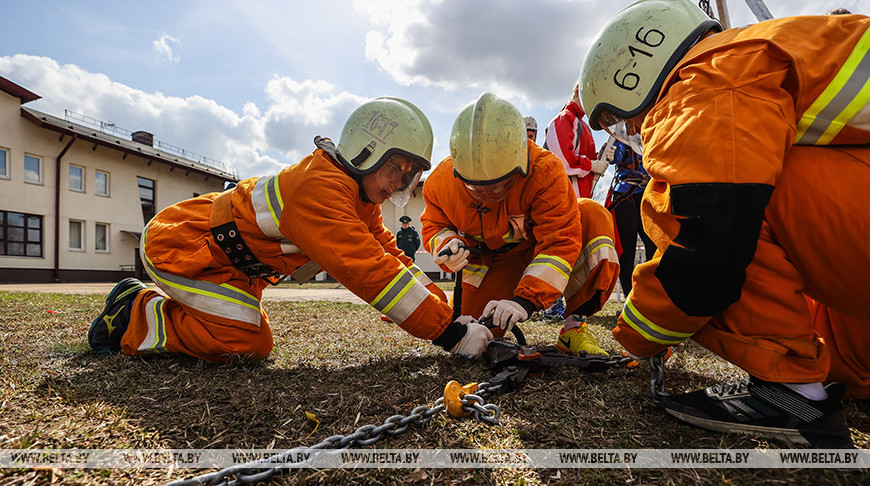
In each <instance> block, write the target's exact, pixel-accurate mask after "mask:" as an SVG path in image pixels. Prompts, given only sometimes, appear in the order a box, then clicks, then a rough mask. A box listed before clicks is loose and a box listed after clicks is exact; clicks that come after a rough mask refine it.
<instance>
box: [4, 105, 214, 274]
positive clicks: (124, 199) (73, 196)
mask: <svg viewBox="0 0 870 486" xmlns="http://www.w3.org/2000/svg"><path fill="white" fill-rule="evenodd" d="M71 139H72V138H71V136H70V135H63V136H61V134H60V133H58V132H55V131H53V130H49V129H45V128H40V127H38V126H36V125H34V124H33V123H31V122H30V121H28V120H27V119H25V118H23V117H22V116H21V108H20V100H19V99H18V98H17V97H14V96H10V95H9V94H7V93H5V92H2V91H0V148H3V149H6V150H7V163H8V165H9V177H8V178H2V177H0V210H5V211H11V212H20V213H27V214H34V215H38V216H42V225H43V226H42V243H43V247H42V257H19V256H6V255H0V269H4V268H5V269H13V270H14V269H22V271H26V270H28V269H37V270H53V269H54V266H55V262H54V253H55V248H54V242H55V180H56V170H57V157H58V155H60V154H61V152H62V151H63V150H64V147H66V146H67V144H68V143H69V142H70V140H71ZM25 154H27V155H33V156H37V157H39V158H40V159H41V174H42V181H41V183H39V184H32V183H28V182H25V181H24V156H25ZM124 154H125V152H122V151H120V150H115V149H112V148H109V147H106V146H104V145H95V144H94V143H93V142H89V141H85V140H81V139H79V140H76V141H75V142H73V144H72V145H71V146H70V148H69V150H67V151H66V153H64V154H63V157H62V159H61V163H60V191H59V194H60V214H59V218H60V219H59V227H58V229H59V235H60V237H59V239H58V241H59V245H58V246H59V258H58V261H59V269H60V270H61V271H62V272H63V271H88V272H90V271H94V270H97V271H114V272H118V271H120V270H121V269H122V268H124V269H127V267H129V266H132V265H134V264H135V251H136V248H137V247H138V245H139V242H138V240H137V239H136V238H135V237H134V236H131V235H130V234H129V233H126V232H131V233H140V232H141V231H142V228H143V227H144V221H143V216H142V207H141V203H140V199H139V188H138V181H137V176H140V177H144V178H148V179H151V180H154V181H155V208H156V211H159V210H160V209H162V208H165V207H166V206H169V205H171V204H173V203H175V202H178V201H181V200H184V199H188V198H190V197H193V195H194V194H205V193H208V192H216V191H222V190H223V186H224V182H223V180H221V179H219V178H216V177H210V178H208V179H207V178H206V176H205V175H203V174H199V173H195V172H188V171H186V170H185V169H179V168H175V169H172V168H171V167H170V166H169V165H166V164H164V163H160V162H158V161H153V162H151V163H150V165H149V163H148V159H147V158H144V157H139V156H135V155H130V154H128V155H127V156H126V157H125V156H124ZM70 164H73V165H76V166H79V167H82V168H83V172H84V174H83V178H84V191H83V192H79V191H74V190H71V189H70V184H69V169H70ZM97 170H100V171H103V172H106V173H108V174H109V195H108V196H99V195H97V194H96V182H95V176H96V171H97ZM70 220H77V221H82V222H84V245H83V249H82V250H74V249H70V247H69V227H70ZM97 223H102V224H107V225H108V228H109V238H108V239H109V242H108V246H109V247H108V251H106V252H101V251H97V250H96V249H95V243H96V236H95V232H96V225H97ZM7 271H8V270H7Z"/></svg>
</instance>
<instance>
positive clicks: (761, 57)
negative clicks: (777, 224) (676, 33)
mask: <svg viewBox="0 0 870 486" xmlns="http://www.w3.org/2000/svg"><path fill="white" fill-rule="evenodd" d="M868 27H870V19H868V18H867V17H864V16H861V15H842V16H808V17H790V18H784V19H777V20H771V21H767V22H762V23H759V24H755V25H752V26H749V27H745V28H739V29H731V30H728V31H725V32H722V33H719V34H715V35H711V36H709V37H707V38H706V39H704V40H702V41H701V42H699V43H698V44H697V45H696V46H695V47H693V48H692V49H691V50H690V51H689V52H688V53H687V54H686V56H685V57H684V58H683V59H682V60H681V61H680V62H679V63H678V64H677V66H676V67H675V68H674V70H673V71H671V73H670V75H669V76H668V78H667V80H666V81H665V83H664V85H663V87H662V91H661V93H660V94H659V99H658V101H656V103H655V104H654V106H653V108H652V110H651V111H650V112H649V114H648V115H647V116H646V118H645V119H644V124H643V128H642V135H643V141H644V165H645V168H646V169H647V171H648V172H649V174H650V176H651V177H652V180H651V181H650V183H649V185H648V187H647V190H646V192H645V194H644V199H643V203H642V207H641V212H642V216H643V219H644V227H645V229H646V230H647V233H648V234H649V236H650V237H651V238H652V239H653V241H654V242H655V243H656V246H657V247H658V248H659V249H660V250H664V251H663V252H660V253H657V255H656V257H655V258H654V259H653V260H651V261H649V262H647V263H645V264H643V265H640V266H639V267H638V268H637V269H636V270H635V273H634V285H633V290H632V293H631V295H630V296H629V298H628V300H627V303H626V306H625V307H624V310H623V312H622V315H621V316H620V318H619V325H618V327H617V329H616V330H615V331H614V334H615V335H616V337H617V339H618V340H619V341H620V342H621V343H622V344H623V346H625V347H626V349H628V351H630V352H632V353H634V354H637V355H640V356H650V355H652V354H655V353H657V352H659V351H661V350H662V349H663V348H664V347H665V346H667V345H672V344H676V343H679V342H682V341H684V340H685V339H688V338H689V337H691V336H692V335H693V334H694V333H695V332H697V331H698V330H699V329H700V328H701V327H702V326H704V325H705V324H706V323H707V321H708V320H709V319H710V317H711V316H714V315H717V314H719V313H721V312H723V311H724V310H725V309H727V308H728V307H729V306H730V305H731V304H733V303H734V302H736V301H737V300H739V299H740V296H741V291H742V288H743V284H744V282H745V280H746V267H747V266H748V265H749V263H750V262H751V261H752V259H753V256H754V254H755V250H756V245H757V242H758V238H759V234H760V231H761V225H762V222H763V220H764V211H765V208H766V206H767V203H768V201H769V200H770V197H771V194H772V193H773V190H774V188H775V187H776V185H777V180H778V178H779V175H780V173H781V172H782V170H783V161H784V160H785V156H786V153H787V152H788V151H789V150H790V148H791V147H792V146H793V145H794V144H796V143H799V144H817V145H824V144H865V143H868V142H870V107H868V100H870V85H868V83H867V80H868V79H870V57H868V54H867V53H868V48H870V37H868V33H867V32H868ZM808 32H812V33H813V35H812V36H811V37H810V36H808V35H807V33H808ZM687 114H691V116H687ZM819 163H820V164H824V160H820V161H819ZM842 197H850V194H843V195H842ZM818 230H819V231H823V228H818Z"/></svg>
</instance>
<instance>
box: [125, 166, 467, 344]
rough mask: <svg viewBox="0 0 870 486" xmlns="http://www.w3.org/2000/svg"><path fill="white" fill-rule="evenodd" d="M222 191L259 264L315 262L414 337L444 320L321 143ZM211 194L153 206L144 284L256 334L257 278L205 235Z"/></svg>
mask: <svg viewBox="0 0 870 486" xmlns="http://www.w3.org/2000/svg"><path fill="white" fill-rule="evenodd" d="M228 191H231V197H232V200H231V201H232V216H233V220H234V222H235V223H236V225H237V226H238V229H239V231H240V233H241V234H242V237H243V238H244V240H245V242H246V243H247V245H248V247H249V248H250V249H251V251H252V252H253V253H254V254H255V256H256V257H257V258H258V259H259V260H260V261H261V262H262V263H264V264H265V265H268V266H270V267H272V268H273V269H275V270H277V271H278V272H280V273H282V274H287V275H292V274H294V272H296V271H297V270H299V269H300V268H301V267H303V266H306V264H308V266H309V267H310V266H311V263H310V262H312V261H313V262H316V264H317V265H318V266H319V267H320V268H322V269H323V270H325V271H326V272H328V273H329V274H330V275H331V276H332V277H333V278H335V279H336V280H337V281H339V282H341V283H342V284H343V285H344V286H345V287H346V288H347V289H348V290H350V291H351V292H353V293H354V294H356V295H357V296H359V297H360V298H361V299H363V300H365V301H366V302H368V303H370V304H371V305H372V306H374V307H375V308H376V309H378V310H379V311H380V312H382V313H384V314H386V315H387V316H389V317H390V318H391V319H392V320H393V321H394V322H396V323H398V324H399V325H400V326H401V327H402V328H403V329H405V330H406V331H407V332H409V333H410V334H412V335H414V336H416V337H419V338H423V339H430V340H432V339H435V338H437V337H438V336H439V335H441V333H442V332H443V331H444V329H445V328H446V327H447V326H448V325H449V324H450V323H451V316H452V310H451V308H450V306H449V305H448V304H447V303H446V300H447V299H446V297H445V296H444V293H443V292H442V291H441V290H440V289H438V287H437V286H435V284H434V283H433V282H432V281H431V280H430V279H429V278H428V277H426V275H425V274H424V273H423V272H422V271H421V270H420V268H419V267H417V266H416V265H414V263H413V261H412V260H411V259H410V258H408V257H406V256H405V254H404V253H403V252H402V251H401V250H399V249H398V248H397V247H396V239H395V237H394V236H393V234H392V233H391V232H390V231H389V230H387V229H386V228H385V227H384V225H383V220H382V217H381V208H380V206H378V205H376V204H372V203H370V202H367V201H365V200H364V199H363V198H362V196H361V194H360V187H359V185H358V184H357V182H356V181H355V180H354V179H353V178H351V177H350V176H349V175H347V174H346V173H345V172H343V171H342V170H341V169H340V168H339V167H338V166H337V165H336V163H334V162H333V161H332V159H331V158H330V156H329V155H328V154H327V153H326V152H325V151H324V150H322V149H317V150H315V151H314V153H312V154H311V155H309V156H307V157H305V158H304V159H302V161H300V162H299V163H298V164H296V165H293V166H291V167H288V168H287V169H284V170H283V171H281V172H280V173H278V174H277V175H274V176H270V177H260V178H251V179H246V180H243V181H241V182H240V183H239V184H238V186H237V187H235V188H233V189H229V190H228ZM216 196H217V194H207V195H204V196H201V197H198V198H194V199H191V200H187V201H182V202H180V203H178V204H176V205H173V206H170V207H169V208H167V209H165V210H163V211H161V212H160V213H159V214H158V215H157V216H156V217H155V218H154V219H153V220H152V222H151V223H150V224H149V225H148V228H147V229H146V232H145V234H144V236H143V246H144V249H145V251H144V255H145V256H144V258H143V260H144V261H145V265H146V269H147V270H148V271H149V274H150V275H151V276H152V278H153V279H154V281H155V282H156V283H157V284H158V285H160V287H161V288H162V289H163V290H164V291H165V292H166V293H167V294H168V295H169V296H170V297H171V298H173V299H174V300H176V301H179V302H181V303H182V304H183V305H184V306H185V308H186V309H187V310H188V311H190V312H192V313H194V314H196V316H197V318H199V319H201V320H202V319H205V320H208V321H210V322H217V323H219V324H223V325H225V326H226V325H229V326H235V327H237V328H239V329H243V330H247V331H252V332H257V331H258V330H259V328H260V326H261V323H262V322H264V321H265V316H264V315H263V314H262V311H261V310H260V306H259V301H260V297H261V295H262V290H263V288H265V286H266V285H267V283H266V281H264V280H262V279H253V280H251V279H248V278H247V277H246V276H245V275H244V274H243V273H242V272H240V271H239V270H237V269H236V268H235V267H233V266H231V264H230V261H229V259H228V258H227V256H226V255H225V254H224V252H223V251H222V249H221V247H220V245H219V244H218V243H217V242H216V241H215V238H214V237H213V236H212V234H211V233H210V232H209V229H208V228H209V216H210V212H211V210H212V206H213V204H212V201H213V200H214V199H215V197H216ZM316 272H317V268H314V269H313V271H311V272H308V276H309V277H310V276H312V275H313V274H314V273H316ZM146 314H147V313H146ZM158 317H159V319H163V318H165V316H163V317H160V316H158ZM150 318H151V319H152V320H154V316H151V317H150ZM142 319H145V317H142ZM159 319H158V320H159ZM175 325H178V323H176V324H175ZM158 331H159V330H158ZM143 332H144V331H143ZM152 334H155V333H154V332H152ZM157 334H159V332H157ZM176 351H177V350H176ZM185 352H187V351H185ZM190 354H195V355H196V354H197V353H193V352H191V353H190Z"/></svg>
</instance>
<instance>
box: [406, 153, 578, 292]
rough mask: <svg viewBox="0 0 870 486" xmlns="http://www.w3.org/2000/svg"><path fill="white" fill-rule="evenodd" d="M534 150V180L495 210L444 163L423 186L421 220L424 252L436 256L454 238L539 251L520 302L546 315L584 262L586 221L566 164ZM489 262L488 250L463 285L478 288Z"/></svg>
mask: <svg viewBox="0 0 870 486" xmlns="http://www.w3.org/2000/svg"><path fill="white" fill-rule="evenodd" d="M528 148H529V173H528V175H527V176H526V177H520V176H515V177H517V181H516V183H515V184H514V185H513V186H512V187H511V189H510V192H509V194H508V196H507V198H506V199H505V200H504V201H501V202H500V203H498V204H497V205H484V206H481V205H480V204H479V203H478V202H477V201H476V200H475V199H473V198H472V197H471V196H470V195H469V194H468V191H467V190H466V189H465V187H464V184H463V183H462V181H460V180H459V179H457V178H456V177H455V176H454V174H453V162H452V160H451V159H450V158H449V157H448V158H446V159H444V160H443V161H442V162H441V163H439V164H438V165H437V166H436V167H435V169H433V170H432V173H431V174H430V175H429V177H428V178H427V179H426V183H425V185H424V186H423V199H424V201H425V202H426V210H425V211H424V212H423V215H422V216H421V218H420V220H421V221H422V223H423V228H422V232H423V242H424V246H425V248H426V250H427V251H429V252H431V253H432V254H437V253H438V250H439V249H440V248H442V247H443V245H444V244H446V243H447V242H448V241H449V240H450V239H453V238H462V240H463V242H464V244H465V245H466V246H469V247H479V246H481V245H485V246H486V248H487V249H488V250H491V251H499V250H500V249H505V248H514V247H515V250H514V249H512V250H510V251H519V250H520V249H524V248H528V245H534V248H535V257H534V258H533V260H532V262H531V263H530V264H529V265H528V266H527V267H526V269H525V271H524V273H523V277H522V278H521V279H520V281H519V284H518V285H517V287H516V290H515V293H514V295H516V296H517V297H522V298H524V299H526V300H529V301H531V302H533V303H535V305H536V306H537V307H538V308H543V307H544V306H545V303H550V302H552V301H553V300H554V299H555V298H556V297H558V296H559V295H561V294H562V292H563V291H564V289H565V286H566V285H567V283H568V275H569V274H570V273H571V270H572V268H573V267H574V265H575V263H576V262H577V261H578V258H579V257H580V254H581V251H582V247H581V245H582V242H581V241H580V239H581V238H580V235H581V231H580V230H581V221H580V212H579V210H578V207H577V199H576V196H575V194H574V191H573V190H572V189H571V187H570V185H569V183H568V179H567V177H566V175H565V171H564V168H563V167H562V162H561V161H560V160H559V159H558V157H556V156H555V155H554V154H553V153H552V152H549V151H546V150H543V149H542V148H540V147H538V146H537V145H536V144H534V143H533V142H531V141H529V142H528ZM508 245H510V246H508ZM490 260H491V256H488V255H487V252H486V251H484V252H483V254H482V255H479V256H476V255H471V256H470V257H469V263H468V265H467V266H466V267H465V269H464V270H463V283H464V284H466V285H471V286H474V287H477V286H479V285H480V283H481V282H482V281H483V279H484V278H485V276H486V272H487V270H488V269H489V264H490ZM442 268H444V270H445V271H449V269H447V268H446V267H442ZM547 305H548V304H547Z"/></svg>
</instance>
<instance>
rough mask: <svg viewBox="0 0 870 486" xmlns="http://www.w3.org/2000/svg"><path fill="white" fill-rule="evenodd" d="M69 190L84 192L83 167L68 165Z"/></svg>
mask: <svg viewBox="0 0 870 486" xmlns="http://www.w3.org/2000/svg"><path fill="white" fill-rule="evenodd" d="M69 190H70V191H78V192H85V169H84V168H83V167H79V166H77V165H72V164H70V166H69Z"/></svg>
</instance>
